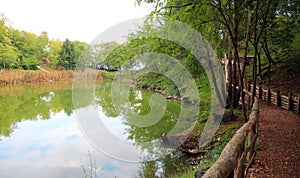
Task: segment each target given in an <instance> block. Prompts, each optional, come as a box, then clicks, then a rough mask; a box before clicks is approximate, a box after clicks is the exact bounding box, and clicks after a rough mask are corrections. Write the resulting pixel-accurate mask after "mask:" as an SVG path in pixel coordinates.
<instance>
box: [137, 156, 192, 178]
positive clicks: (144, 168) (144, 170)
mask: <svg viewBox="0 0 300 178" xmlns="http://www.w3.org/2000/svg"><path fill="white" fill-rule="evenodd" d="M186 160H187V156H186V155H183V154H181V153H178V152H176V151H174V152H172V153H170V154H167V155H165V156H164V157H162V158H158V159H156V160H152V161H145V162H143V164H142V165H141V166H140V168H139V170H138V174H139V177H143V178H150V177H151V178H152V177H172V176H174V175H175V174H178V172H183V171H185V170H187V166H188V164H187V163H186Z"/></svg>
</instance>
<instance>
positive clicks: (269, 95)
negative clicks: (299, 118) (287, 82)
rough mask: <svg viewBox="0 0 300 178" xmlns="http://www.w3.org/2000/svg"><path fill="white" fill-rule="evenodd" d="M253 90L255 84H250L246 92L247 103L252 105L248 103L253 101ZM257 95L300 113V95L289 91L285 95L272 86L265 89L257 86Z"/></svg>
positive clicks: (268, 101)
mask: <svg viewBox="0 0 300 178" xmlns="http://www.w3.org/2000/svg"><path fill="white" fill-rule="evenodd" d="M252 90H253V85H250V84H248V86H247V87H246V89H244V92H245V102H246V103H245V104H246V105H248V106H250V105H249V104H248V103H250V101H251V91H252ZM255 96H256V97H258V98H259V99H261V100H263V101H266V102H267V103H272V104H274V105H276V106H278V107H281V108H282V109H285V110H289V111H293V112H295V113H297V114H299V113H300V95H299V94H298V95H297V96H293V95H292V94H291V93H288V96H285V95H283V94H282V93H281V92H280V91H279V90H277V91H276V92H274V91H272V90H271V89H270V88H268V89H263V88H262V87H261V86H256V88H255Z"/></svg>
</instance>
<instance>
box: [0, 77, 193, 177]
mask: <svg viewBox="0 0 300 178" xmlns="http://www.w3.org/2000/svg"><path fill="white" fill-rule="evenodd" d="M113 90H116V91H113ZM0 92H1V93H0V177H9V178H13V177H45V178H47V177H49V178H50V177H51V178H53V177H72V178H74V177H169V176H172V175H174V174H175V173H178V172H181V171H184V170H185V169H186V168H187V166H188V163H187V162H186V160H187V156H186V155H184V154H182V153H180V152H178V151H176V149H175V148H170V147H166V146H164V145H162V141H161V139H160V135H161V134H162V133H164V132H165V133H168V132H174V133H176V132H182V131H183V130H184V129H186V127H187V126H188V127H190V125H189V124H191V123H192V124H193V122H191V121H190V122H188V123H182V124H180V126H179V127H178V126H176V125H177V124H176V123H177V121H178V117H179V115H180V111H181V109H182V108H181V107H182V106H181V103H179V102H176V101H171V100H163V99H162V96H159V95H158V94H155V95H153V93H152V92H149V91H146V90H142V89H133V88H130V89H129V90H128V88H127V89H126V88H125V90H124V88H123V89H122V87H121V88H119V87H116V86H115V87H113V88H112V82H96V83H88V82H86V83H82V84H81V83H77V84H76V85H74V83H72V82H56V83H35V84H24V85H17V86H1V88H0ZM122 92H125V93H122ZM116 93H119V94H120V96H115V94H116ZM123 94H124V95H123ZM113 95H114V96H113ZM126 95H128V97H127V98H125V99H124V98H122V96H126ZM153 98H154V99H155V100H153ZM124 100H126V102H125V101H124ZM127 100H128V101H127ZM151 100H153V101H159V102H156V103H154V104H153V101H151ZM160 101H161V102H160ZM155 108H156V111H159V112H155V113H152V112H151V110H155ZM157 108H158V109H157ZM187 109H188V110H190V111H192V110H193V107H191V108H189V107H187ZM129 111H130V112H129ZM160 111H162V112H163V113H160ZM191 113H193V112H191ZM149 114H150V116H151V118H153V119H154V120H151V122H149V118H150V117H148V118H147V115H148V116H149ZM151 114H154V115H151ZM144 116H145V117H144ZM156 117H157V118H156ZM188 117H191V118H192V117H195V116H192V115H191V116H188ZM141 118H142V119H141ZM151 118H150V119H151ZM181 126H184V128H181ZM174 128H176V129H174Z"/></svg>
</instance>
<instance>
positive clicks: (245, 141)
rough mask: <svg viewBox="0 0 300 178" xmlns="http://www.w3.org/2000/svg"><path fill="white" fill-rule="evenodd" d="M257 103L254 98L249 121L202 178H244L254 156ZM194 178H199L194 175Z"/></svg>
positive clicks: (256, 130)
mask: <svg viewBox="0 0 300 178" xmlns="http://www.w3.org/2000/svg"><path fill="white" fill-rule="evenodd" d="M258 112H259V103H258V99H257V98H255V102H254V104H253V107H252V111H251V114H250V117H249V121H248V122H247V123H245V124H244V125H243V126H242V127H241V128H240V129H239V130H238V131H237V132H236V134H235V135H234V136H233V137H232V139H231V140H230V141H229V142H228V144H227V145H226V146H225V148H224V150H223V151H222V153H221V155H220V157H219V159H218V160H217V161H216V162H215V163H214V164H213V165H212V166H211V167H210V168H209V169H208V170H207V171H206V173H205V174H204V175H203V176H202V177H203V178H224V177H234V178H241V177H245V176H246V175H247V173H248V169H249V167H250V166H251V164H252V162H253V160H254V157H255V155H256V152H255V146H256V140H257V132H258ZM195 177H196V178H198V177H201V175H200V176H198V175H197V174H195Z"/></svg>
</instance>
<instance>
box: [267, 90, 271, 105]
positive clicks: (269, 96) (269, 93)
mask: <svg viewBox="0 0 300 178" xmlns="http://www.w3.org/2000/svg"><path fill="white" fill-rule="evenodd" d="M267 102H268V103H271V90H270V88H268V94H267Z"/></svg>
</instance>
